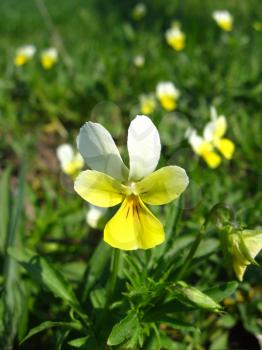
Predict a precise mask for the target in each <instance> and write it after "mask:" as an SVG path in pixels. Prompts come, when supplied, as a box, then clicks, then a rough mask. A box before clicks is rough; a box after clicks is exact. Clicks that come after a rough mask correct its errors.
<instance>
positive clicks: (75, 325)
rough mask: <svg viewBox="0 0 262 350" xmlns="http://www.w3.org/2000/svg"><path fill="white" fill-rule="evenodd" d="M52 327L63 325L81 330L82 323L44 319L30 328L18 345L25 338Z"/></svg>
mask: <svg viewBox="0 0 262 350" xmlns="http://www.w3.org/2000/svg"><path fill="white" fill-rule="evenodd" d="M52 327H64V328H69V329H74V330H78V331H80V330H82V325H81V324H80V323H78V322H52V321H45V322H43V323H41V324H39V325H38V326H36V327H34V328H32V329H30V331H29V332H28V334H27V335H26V336H25V338H24V339H23V340H22V341H21V343H20V345H21V344H22V343H24V342H25V341H26V340H28V339H29V338H31V337H32V336H34V335H35V334H37V333H40V332H43V331H45V330H46V329H49V328H52Z"/></svg>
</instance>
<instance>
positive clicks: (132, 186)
mask: <svg viewBox="0 0 262 350" xmlns="http://www.w3.org/2000/svg"><path fill="white" fill-rule="evenodd" d="M138 194H139V193H138V191H137V188H136V183H135V182H130V183H129V184H128V185H127V193H126V195H127V196H131V195H135V196H138Z"/></svg>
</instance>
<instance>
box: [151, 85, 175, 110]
mask: <svg viewBox="0 0 262 350" xmlns="http://www.w3.org/2000/svg"><path fill="white" fill-rule="evenodd" d="M156 96H157V98H158V99H159V101H160V103H161V105H162V107H163V108H164V109H166V110H167V111H172V110H174V109H175V108H176V105H177V99H178V98H179V96H180V92H179V90H178V89H177V88H176V87H175V85H174V84H173V83H172V82H169V81H168V82H160V83H158V84H157V87H156Z"/></svg>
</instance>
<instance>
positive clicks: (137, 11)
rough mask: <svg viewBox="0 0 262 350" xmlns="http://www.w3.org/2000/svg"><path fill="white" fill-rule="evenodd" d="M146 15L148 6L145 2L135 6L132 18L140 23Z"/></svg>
mask: <svg viewBox="0 0 262 350" xmlns="http://www.w3.org/2000/svg"><path fill="white" fill-rule="evenodd" d="M145 15H146V5H145V4H144V3H143V2H139V3H138V4H136V5H135V7H134V8H133V11H132V17H133V19H134V20H136V21H140V20H141V19H142V18H143V17H145Z"/></svg>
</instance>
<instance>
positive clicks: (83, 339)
mask: <svg viewBox="0 0 262 350" xmlns="http://www.w3.org/2000/svg"><path fill="white" fill-rule="evenodd" d="M89 338H90V337H89V336H87V337H81V338H76V339H73V340H70V341H69V342H68V343H67V344H68V345H70V346H72V347H73V348H81V347H82V346H83V345H85V344H86V342H87V341H88V339H89Z"/></svg>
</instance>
